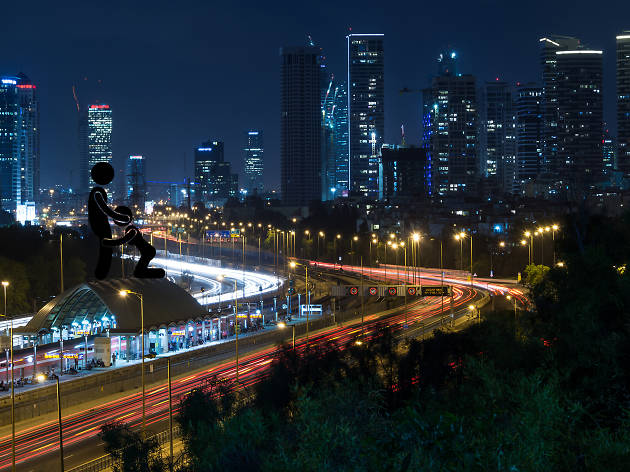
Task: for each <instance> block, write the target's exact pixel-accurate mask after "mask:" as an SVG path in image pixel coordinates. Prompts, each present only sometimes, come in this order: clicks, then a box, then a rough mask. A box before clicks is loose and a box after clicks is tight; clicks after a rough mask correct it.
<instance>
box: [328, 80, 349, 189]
mask: <svg viewBox="0 0 630 472" xmlns="http://www.w3.org/2000/svg"><path fill="white" fill-rule="evenodd" d="M332 118H333V123H332V126H333V153H334V156H335V164H334V167H335V183H334V188H335V189H336V190H335V192H334V193H335V195H336V196H347V195H348V190H349V188H350V186H349V185H350V182H349V180H348V179H349V174H348V167H349V160H348V156H349V152H350V148H349V147H348V146H349V141H348V89H347V84H346V82H345V81H342V82H339V83H338V84H337V86H336V87H335V97H334V107H333V110H332Z"/></svg>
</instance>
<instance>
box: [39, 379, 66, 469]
mask: <svg viewBox="0 0 630 472" xmlns="http://www.w3.org/2000/svg"><path fill="white" fill-rule="evenodd" d="M37 380H38V381H39V383H43V382H44V381H45V380H46V376H45V375H43V374H39V375H38V376H37ZM55 380H56V383H57V421H58V423H59V465H60V467H61V468H60V469H59V470H65V468H64V464H63V429H62V427H61V390H60V387H59V376H57V378H56V379H55Z"/></svg>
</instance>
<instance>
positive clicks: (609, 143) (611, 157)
mask: <svg viewBox="0 0 630 472" xmlns="http://www.w3.org/2000/svg"><path fill="white" fill-rule="evenodd" d="M602 156H603V159H604V174H606V175H610V174H611V173H612V171H613V170H615V169H617V143H616V142H615V139H614V138H613V137H612V136H611V135H610V132H609V131H608V128H607V127H606V126H604V133H603V135H602Z"/></svg>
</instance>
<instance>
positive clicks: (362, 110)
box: [347, 34, 385, 199]
mask: <svg viewBox="0 0 630 472" xmlns="http://www.w3.org/2000/svg"><path fill="white" fill-rule="evenodd" d="M383 39H384V36H383V35H382V34H350V35H348V36H347V41H348V84H347V86H348V117H349V120H348V130H349V131H348V140H349V143H350V145H349V151H350V156H349V180H350V182H349V184H350V192H351V193H353V194H356V195H361V196H366V197H371V198H374V199H376V198H378V196H379V158H378V154H379V151H380V149H381V146H382V145H383V142H384V135H385V54H384V48H383Z"/></svg>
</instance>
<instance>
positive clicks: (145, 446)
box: [99, 421, 168, 472]
mask: <svg viewBox="0 0 630 472" xmlns="http://www.w3.org/2000/svg"><path fill="white" fill-rule="evenodd" d="M99 436H100V438H101V439H102V440H103V442H104V443H105V452H107V453H108V454H110V455H111V456H112V457H113V458H114V461H115V462H116V463H115V465H114V467H113V469H114V472H163V471H166V470H168V467H167V465H166V463H165V461H164V459H163V458H162V454H161V451H160V444H159V443H158V441H157V439H155V438H154V437H149V438H143V436H142V434H141V433H138V432H136V431H132V430H131V429H130V428H129V426H127V425H126V424H123V423H121V422H119V421H114V422H111V423H107V424H104V425H103V426H102V427H101V432H100V433H99Z"/></svg>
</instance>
